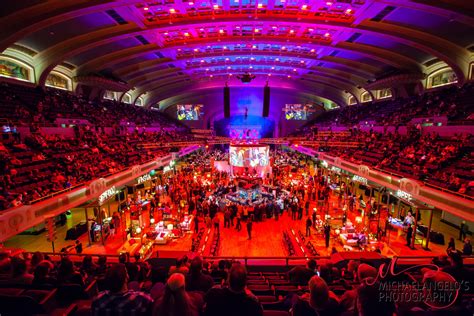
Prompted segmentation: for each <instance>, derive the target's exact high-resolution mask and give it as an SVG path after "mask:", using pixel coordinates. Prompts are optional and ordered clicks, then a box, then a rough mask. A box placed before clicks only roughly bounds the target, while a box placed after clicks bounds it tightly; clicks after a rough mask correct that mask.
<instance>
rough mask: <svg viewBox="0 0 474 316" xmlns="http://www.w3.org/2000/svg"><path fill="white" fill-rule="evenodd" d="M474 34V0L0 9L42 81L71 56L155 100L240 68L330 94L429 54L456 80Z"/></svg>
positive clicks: (233, 0)
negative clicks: (31, 57)
mask: <svg viewBox="0 0 474 316" xmlns="http://www.w3.org/2000/svg"><path fill="white" fill-rule="evenodd" d="M473 44H474V2H473V1H463V0H451V1H448V0H444V1H426V0H415V1H410V0H328V1H321V0H187V1H182V0H158V1H139V0H115V1H112V0H68V1H64V0H49V1H39V0H17V1H7V2H6V3H2V13H1V15H0V51H5V50H6V49H7V48H9V47H13V46H14V47H21V46H24V47H27V48H29V49H31V50H33V51H35V52H36V54H35V56H34V57H33V60H34V65H33V66H34V67H35V75H36V82H37V83H39V84H44V82H45V80H46V77H47V75H48V74H49V72H50V71H51V70H53V69H54V68H55V67H56V66H58V65H61V64H65V63H66V64H69V65H72V66H73V67H74V75H76V76H83V75H89V74H94V73H95V74H100V75H103V76H104V75H105V76H110V77H113V78H116V79H120V80H122V81H125V82H127V83H128V84H129V85H130V86H132V87H133V88H134V91H135V96H136V97H138V96H139V95H142V94H144V93H147V92H149V93H148V94H147V95H148V97H147V100H148V101H149V102H153V103H157V102H159V101H161V100H165V99H167V98H170V97H172V96H173V95H175V94H180V93H183V91H185V89H186V92H189V91H193V90H195V89H196V92H197V91H199V90H198V89H203V87H206V86H209V85H210V86H212V87H215V86H219V85H220V86H222V85H223V82H225V81H228V82H229V84H232V83H233V82H236V81H238V79H237V78H236V77H237V76H236V75H238V74H241V73H243V72H251V73H252V74H255V75H256V76H257V77H258V79H260V80H256V81H255V82H254V83H253V84H254V85H259V84H264V83H265V82H266V81H267V80H268V81H269V82H270V85H275V86H281V85H290V86H291V87H294V88H295V89H301V90H302V91H304V92H305V93H313V94H315V95H316V94H321V93H323V94H324V97H326V98H329V99H331V100H337V101H336V102H340V100H343V99H344V98H345V97H347V95H348V94H352V95H354V96H355V97H356V98H359V96H360V95H361V94H362V93H363V92H364V91H365V90H364V89H363V88H364V86H365V85H367V83H368V82H371V81H373V80H376V79H377V78H382V77H386V76H388V75H394V74H414V75H420V74H422V73H423V72H424V70H425V69H426V67H425V66H424V64H425V63H426V62H429V61H431V60H440V61H443V62H445V63H446V64H447V65H448V66H449V67H451V68H452V69H453V71H454V72H455V73H456V75H457V78H458V81H459V82H460V83H462V82H464V81H465V80H466V79H467V78H468V72H469V61H470V58H471V57H472V54H471V52H470V51H472V45H473ZM321 96H322V95H321Z"/></svg>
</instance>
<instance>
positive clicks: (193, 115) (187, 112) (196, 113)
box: [176, 104, 203, 121]
mask: <svg viewBox="0 0 474 316" xmlns="http://www.w3.org/2000/svg"><path fill="white" fill-rule="evenodd" d="M202 107H203V105H202V104H177V105H176V111H177V116H178V120H180V121H197V120H198V119H199V117H200V116H201V114H202V112H201V110H202Z"/></svg>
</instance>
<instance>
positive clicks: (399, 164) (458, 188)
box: [313, 130, 474, 196]
mask: <svg viewBox="0 0 474 316" xmlns="http://www.w3.org/2000/svg"><path fill="white" fill-rule="evenodd" d="M313 139H315V140H317V141H318V142H319V146H318V150H320V151H323V152H327V153H328V154H330V155H335V156H339V157H341V158H344V159H346V160H348V161H351V162H354V163H364V164H369V165H372V166H373V167H375V168H379V169H381V170H385V171H389V172H393V173H396V174H400V175H402V176H406V177H409V178H413V179H417V180H421V181H425V182H429V183H432V184H434V185H436V186H440V187H443V188H446V189H449V190H451V191H454V192H459V193H462V194H467V195H471V196H473V195H474V175H473V174H472V167H473V166H474V156H473V155H472V152H473V148H474V137H473V136H472V135H468V134H459V135H458V134H457V135H455V136H453V137H440V136H439V135H437V134H433V133H432V134H420V133H418V132H417V131H413V132H412V133H409V134H407V135H401V134H398V133H376V132H373V131H369V132H363V131H354V130H353V131H352V133H350V134H349V135H348V134H347V133H344V132H343V133H337V132H335V133H333V134H332V135H330V136H324V137H323V138H318V137H317V136H316V137H313ZM334 142H338V143H339V146H334V145H332V146H331V143H334ZM346 143H347V144H349V143H351V146H345V145H344V144H346ZM353 144H355V145H353Z"/></svg>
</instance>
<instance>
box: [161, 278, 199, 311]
mask: <svg viewBox="0 0 474 316" xmlns="http://www.w3.org/2000/svg"><path fill="white" fill-rule="evenodd" d="M185 282H186V281H185V277H184V275H183V274H181V273H174V274H172V275H171V276H170V277H169V279H168V282H167V283H166V286H165V291H164V294H163V296H162V297H160V298H159V299H157V300H156V302H155V306H154V308H153V315H156V316H161V315H163V316H181V315H183V316H184V315H186V316H199V315H200V312H201V310H202V306H203V304H204V302H203V298H202V295H201V294H199V293H189V292H187V291H186V290H185Z"/></svg>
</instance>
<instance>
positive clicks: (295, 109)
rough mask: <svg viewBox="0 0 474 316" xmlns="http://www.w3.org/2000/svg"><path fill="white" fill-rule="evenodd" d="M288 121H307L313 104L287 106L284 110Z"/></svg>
mask: <svg viewBox="0 0 474 316" xmlns="http://www.w3.org/2000/svg"><path fill="white" fill-rule="evenodd" d="M283 110H284V111H285V118H286V119H287V120H296V121H305V120H307V119H308V117H309V116H310V114H311V112H313V110H312V106H311V104H285V107H284V108H283Z"/></svg>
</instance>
